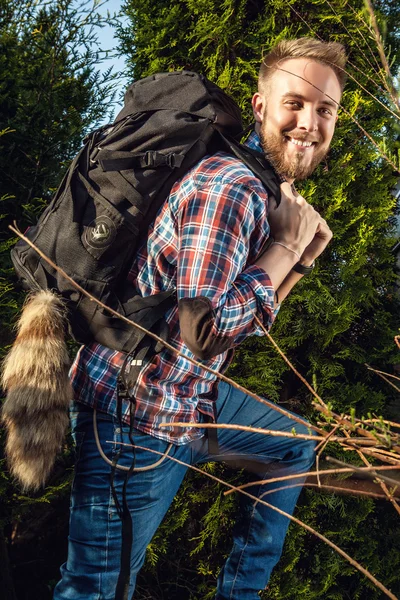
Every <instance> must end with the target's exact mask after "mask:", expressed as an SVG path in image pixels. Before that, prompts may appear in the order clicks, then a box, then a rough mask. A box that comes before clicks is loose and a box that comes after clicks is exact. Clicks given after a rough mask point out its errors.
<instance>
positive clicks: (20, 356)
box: [1, 291, 72, 490]
mask: <svg viewBox="0 0 400 600" xmlns="http://www.w3.org/2000/svg"><path fill="white" fill-rule="evenodd" d="M65 319H66V317H65V309H64V305H63V303H62V301H61V300H60V299H59V298H58V297H57V296H56V295H55V294H53V293H52V292H50V291H41V292H38V293H37V294H35V295H33V296H30V297H29V298H28V301H27V303H26V304H25V307H24V309H23V311H22V314H21V318H20V320H19V322H18V325H17V327H18V335H17V338H16V340H15V343H14V345H13V347H12V348H11V350H10V352H9V354H8V355H7V357H6V359H5V361H4V365H3V373H2V384H3V387H4V389H5V390H7V398H6V400H5V403H4V405H3V409H2V415H1V417H2V421H3V423H4V425H5V428H6V431H7V441H6V456H7V459H8V463H9V466H10V470H11V473H12V474H13V475H14V476H15V477H16V478H17V479H18V480H19V481H20V483H21V485H22V487H23V489H24V490H28V489H30V490H36V489H38V488H39V487H41V486H42V485H44V483H45V482H46V480H47V478H48V476H49V474H50V472H51V470H52V468H53V465H54V461H55V459H56V455H57V453H58V451H59V450H60V447H61V446H62V443H63V441H64V438H65V434H66V430H67V427H68V406H69V404H70V401H71V398H72V388H71V384H70V382H69V379H68V365H69V357H68V352H67V346H66V343H65Z"/></svg>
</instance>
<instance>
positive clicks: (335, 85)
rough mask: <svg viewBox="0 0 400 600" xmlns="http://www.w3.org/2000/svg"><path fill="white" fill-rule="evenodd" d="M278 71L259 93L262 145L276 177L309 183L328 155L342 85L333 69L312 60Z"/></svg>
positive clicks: (298, 61)
mask: <svg viewBox="0 0 400 600" xmlns="http://www.w3.org/2000/svg"><path fill="white" fill-rule="evenodd" d="M279 67H280V69H282V70H277V71H276V72H275V73H274V74H273V76H272V77H271V79H270V80H269V81H268V83H267V85H266V89H265V90H263V93H262V94H258V96H259V101H260V107H261V114H262V117H261V118H260V121H261V126H260V138H261V143H262V147H263V149H264V152H265V153H266V155H267V157H268V158H269V160H270V161H271V163H272V164H273V165H274V167H275V169H276V170H277V171H278V173H280V174H281V175H283V176H285V177H286V178H287V179H288V180H291V181H293V180H294V179H297V180H299V179H305V178H306V177H308V176H309V175H311V173H312V172H313V171H314V169H315V168H316V167H317V165H319V163H320V162H321V160H323V158H324V157H325V156H326V153H327V152H328V150H329V145H330V142H331V139H332V136H333V132H334V130H335V123H336V118H337V109H338V105H337V103H338V102H339V101H340V96H341V92H340V85H339V82H338V79H337V77H336V75H335V73H334V71H333V70H332V69H331V68H330V67H328V66H326V65H323V64H321V63H318V62H316V61H314V60H310V59H306V58H292V59H288V60H285V61H282V62H281V63H280V64H279ZM305 80H307V81H305ZM309 82H310V83H309ZM311 84H313V85H314V86H316V87H313V85H311ZM316 88H318V89H316ZM256 96H257V94H256Z"/></svg>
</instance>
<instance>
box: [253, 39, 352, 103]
mask: <svg viewBox="0 0 400 600" xmlns="http://www.w3.org/2000/svg"><path fill="white" fill-rule="evenodd" d="M289 58H309V59H310V60H314V61H316V62H319V63H322V64H324V65H327V66H328V67H331V69H332V70H333V71H334V72H335V74H336V77H337V78H338V81H339V85H340V89H341V91H343V88H344V86H345V83H346V79H347V75H346V72H345V70H344V69H345V66H346V61H347V56H346V51H345V48H344V46H343V45H342V44H339V43H338V42H321V41H320V40H316V39H314V38H311V37H303V38H298V39H297V40H282V41H281V42H278V43H277V44H276V46H274V47H273V48H272V49H271V50H270V51H269V52H268V54H266V55H265V56H264V57H263V60H262V63H261V67H260V72H259V76H258V89H259V91H261V90H265V87H266V84H267V82H268V80H270V79H271V77H272V75H273V74H274V73H275V72H276V70H277V68H278V67H279V63H280V62H281V61H284V60H287V59H289Z"/></svg>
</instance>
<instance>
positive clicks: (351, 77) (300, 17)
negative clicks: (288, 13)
mask: <svg viewBox="0 0 400 600" xmlns="http://www.w3.org/2000/svg"><path fill="white" fill-rule="evenodd" d="M289 7H290V9H291V10H292V11H293V12H294V13H295V14H296V15H297V16H298V18H299V19H301V20H302V21H303V23H304V24H305V25H307V27H308V28H309V30H310V31H311V33H312V34H314V35H315V36H316V37H317V38H318V39H319V40H321V42H325V40H324V39H323V38H322V37H321V36H320V35H318V33H317V32H316V31H315V30H314V29H312V27H311V25H309V23H307V21H306V20H305V19H304V18H303V17H302V16H301V14H300V13H298V12H297V11H296V9H295V8H294V7H293V6H292V5H291V4H289ZM360 33H361V32H360ZM361 35H362V34H361ZM367 45H368V44H367ZM347 64H348V65H350V66H351V67H352V68H353V69H355V70H356V71H358V72H359V73H362V75H364V77H366V78H367V79H368V81H370V82H371V83H372V84H373V85H374V86H375V87H377V88H378V90H379V91H380V92H381V93H382V94H384V95H385V96H387V97H388V98H389V100H391V99H392V98H391V95H390V92H389V91H388V90H384V89H383V88H382V87H381V86H380V85H379V83H377V82H376V81H375V80H374V79H373V78H372V77H370V76H369V75H368V74H367V73H365V71H362V69H360V68H359V67H357V65H355V64H354V63H352V62H350V60H347ZM377 65H378V69H379V72H378V74H379V75H380V76H381V75H382V74H381V69H380V67H379V64H378V63H377ZM335 67H336V68H338V69H340V70H341V71H343V72H344V73H346V75H348V76H349V77H350V79H352V80H353V81H354V82H355V83H356V84H357V85H358V86H359V87H360V88H361V89H362V90H364V92H366V93H367V94H368V95H369V96H371V97H372V98H373V99H374V100H375V101H376V102H378V103H379V104H381V105H382V106H383V107H384V108H385V109H386V110H387V111H389V112H390V113H391V114H392V115H393V116H394V117H396V119H399V116H398V115H397V114H396V113H394V112H393V111H392V110H391V109H390V108H389V107H387V106H386V105H385V104H383V102H381V100H379V99H378V98H377V97H376V96H374V94H372V93H371V92H370V91H369V90H368V89H367V88H366V87H364V86H363V85H362V84H361V83H360V82H359V81H358V80H357V79H356V78H355V77H354V76H353V75H352V74H351V73H350V72H349V71H347V70H346V69H342V68H341V67H338V65H335ZM373 70H374V69H373ZM383 81H384V80H383ZM384 83H385V85H386V81H384Z"/></svg>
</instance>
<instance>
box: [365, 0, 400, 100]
mask: <svg viewBox="0 0 400 600" xmlns="http://www.w3.org/2000/svg"><path fill="white" fill-rule="evenodd" d="M365 3H366V5H367V9H368V12H369V16H370V17H371V23H372V27H373V30H374V34H375V41H376V45H377V48H378V52H379V56H380V59H381V62H382V66H383V68H384V70H385V73H386V76H387V84H388V86H389V89H390V93H391V96H392V100H393V102H394V103H395V105H396V106H397V108H398V109H399V110H400V98H399V96H398V93H397V90H396V88H395V87H394V84H393V76H392V74H391V72H390V67H389V63H388V60H387V58H386V54H385V49H384V47H383V42H382V36H381V34H380V31H379V27H378V24H377V22H376V17H375V12H374V9H373V7H372V4H371V0H365Z"/></svg>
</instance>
